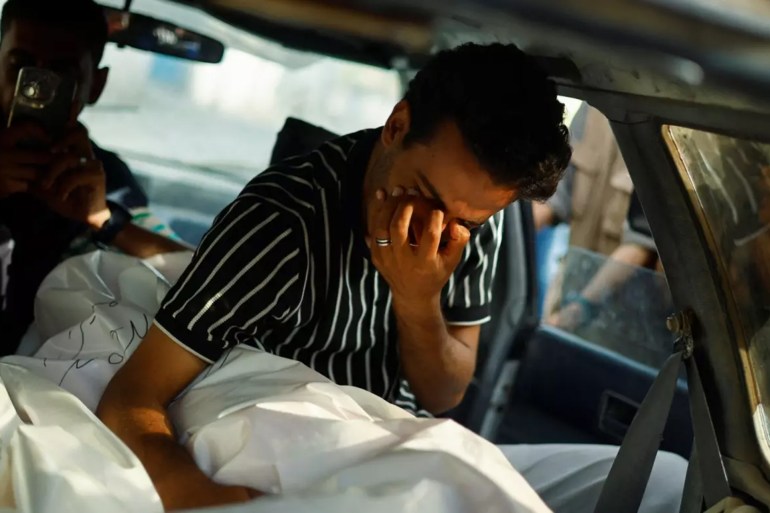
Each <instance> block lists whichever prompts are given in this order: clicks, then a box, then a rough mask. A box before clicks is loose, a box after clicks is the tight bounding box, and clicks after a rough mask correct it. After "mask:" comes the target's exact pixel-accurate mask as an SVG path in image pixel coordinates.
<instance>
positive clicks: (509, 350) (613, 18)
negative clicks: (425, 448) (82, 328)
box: [84, 0, 770, 513]
mask: <svg viewBox="0 0 770 513" xmlns="http://www.w3.org/2000/svg"><path fill="white" fill-rule="evenodd" d="M103 3H105V4H107V5H108V17H109V19H110V20H111V25H112V20H115V24H116V26H117V25H120V26H121V27H122V28H121V29H116V30H115V31H113V32H112V33H111V36H110V41H111V43H112V45H111V46H112V47H111V48H110V49H109V50H108V52H107V55H106V61H107V64H108V65H110V66H111V67H112V68H113V72H114V76H113V78H112V81H113V82H119V81H120V77H121V76H122V75H120V73H122V72H121V71H120V69H119V68H120V67H121V66H123V67H128V68H130V69H131V70H132V71H130V73H134V74H135V75H137V76H138V77H139V78H134V79H132V80H133V81H129V82H127V84H128V85H125V86H117V85H116V86H112V85H111V86H109V87H115V89H114V90H110V89H109V88H108V91H107V93H106V94H105V99H104V102H103V104H104V105H100V106H98V107H95V108H94V109H92V111H89V112H87V113H86V114H85V116H84V119H85V123H86V124H87V125H89V127H90V128H91V130H92V133H93V135H94V138H95V139H96V140H97V141H99V142H100V144H102V145H104V146H105V147H106V148H108V149H110V150H112V151H116V152H118V153H119V154H120V155H121V156H123V157H124V158H126V160H127V162H128V163H129V165H130V166H131V168H132V170H133V172H134V173H135V174H136V175H137V176H138V178H139V179H140V182H141V183H142V185H143V187H144V189H145V190H146V192H147V194H148V196H149V198H150V209H151V210H152V211H153V213H154V214H155V215H156V216H157V217H158V218H160V219H161V220H162V221H164V222H165V223H166V224H167V225H168V226H169V227H170V228H171V230H173V231H174V232H175V233H176V234H177V235H178V236H179V237H180V238H181V239H183V240H185V241H187V242H189V243H191V244H196V243H198V242H199V241H200V239H201V237H202V236H203V235H204V233H205V231H206V230H207V229H208V226H209V225H210V224H211V222H212V220H213V218H214V216H216V214H217V213H219V211H220V210H221V209H222V208H224V207H225V206H226V205H227V204H228V203H229V202H230V201H231V200H232V199H233V198H234V197H235V195H237V194H238V192H239V191H240V188H241V187H243V185H244V184H245V183H246V182H247V181H248V179H249V178H250V177H251V176H253V175H255V174H256V173H258V172H260V171H261V170H262V169H264V168H266V167H267V166H268V165H269V164H270V163H275V162H278V161H280V160H282V159H283V158H286V157H289V156H292V155H296V154H299V153H302V152H304V151H309V150H312V149H313V148H315V147H316V146H318V145H319V144H320V143H322V142H324V141H326V140H328V139H329V138H331V137H332V136H333V134H335V133H344V131H345V130H349V129H351V128H352V127H356V128H365V127H369V126H370V125H368V124H371V123H376V122H377V121H376V120H377V119H384V116H386V115H387V110H386V109H387V108H388V107H387V106H388V105H389V104H392V103H393V100H397V99H398V97H399V94H400V93H401V91H403V88H404V86H405V84H406V83H407V81H408V80H409V78H410V76H411V75H412V73H413V72H414V70H415V69H417V68H419V66H420V64H421V63H422V62H424V60H425V59H426V57H427V56H428V55H430V54H431V52H433V51H435V50H436V49H440V48H446V47H452V46H455V45H458V44H460V43H462V42H466V41H477V42H491V41H502V42H511V43H515V44H517V45H518V46H519V47H520V48H522V49H524V50H525V51H526V52H527V53H529V54H530V55H533V56H535V57H536V58H537V59H538V60H539V62H540V63H541V64H542V66H543V67H544V68H545V69H546V70H547V71H548V73H549V75H550V77H551V78H552V79H553V80H554V81H555V82H556V83H557V85H558V89H559V94H560V95H561V96H562V97H563V98H564V99H565V101H567V102H569V103H568V106H570V108H569V109H568V110H570V111H572V113H573V114H574V110H575V108H574V107H573V106H576V105H578V104H579V103H580V102H587V103H589V104H590V105H591V106H593V107H595V108H597V109H598V110H600V111H601V112H602V114H603V115H605V116H606V117H607V119H608V120H609V121H610V123H611V126H612V129H613V131H614V134H615V136H616V138H617V141H618V145H619V147H620V149H621V151H622V155H623V157H624V159H625V161H626V163H627V166H628V169H629V172H630V174H631V177H632V179H633V182H634V189H635V191H636V195H637V197H638V200H639V202H640V203H641V207H642V209H643V210H644V214H645V216H646V218H647V222H648V223H649V229H650V230H651V232H652V235H653V237H654V240H655V244H656V246H657V248H658V252H659V255H660V258H661V260H662V263H663V267H664V268H665V277H662V275H657V276H658V278H656V279H659V280H661V282H662V283H664V288H665V289H666V291H665V292H666V294H670V302H671V304H670V311H667V312H666V315H661V312H658V310H655V311H652V310H650V312H652V313H650V312H648V311H647V310H645V308H644V304H645V301H649V302H651V303H652V302H656V301H659V298H656V297H655V295H654V293H652V292H650V294H648V295H647V296H644V295H643V296H641V297H639V296H634V297H631V298H629V299H628V302H627V309H626V310H624V311H623V313H621V314H618V316H617V317H615V318H614V319H615V321H613V322H617V326H610V328H612V330H609V331H607V332H606V333H605V334H604V335H602V336H606V337H609V338H612V343H613V344H612V347H608V346H607V344H604V343H600V342H597V340H593V339H590V338H589V337H588V336H585V335H583V336H581V334H580V333H573V332H569V331H565V330H563V329H559V328H557V327H554V326H548V325H546V324H544V323H543V322H542V319H541V318H540V315H539V306H538V287H539V286H540V285H539V284H538V277H537V276H538V274H537V273H538V269H537V265H538V264H537V262H538V258H537V255H536V244H535V240H536V236H537V234H536V232H535V228H534V221H533V213H532V206H531V205H530V204H528V203H526V202H516V203H514V204H512V205H510V206H509V207H507V209H506V211H505V219H506V222H505V225H504V230H505V231H504V239H503V240H504V242H503V245H502V247H501V253H500V256H499V261H500V265H499V267H498V273H497V277H496V282H495V284H494V291H493V298H494V299H493V301H494V302H493V317H492V319H493V320H492V321H491V322H489V323H487V324H485V325H484V327H483V329H482V334H481V343H480V348H479V355H478V363H477V369H476V373H475V377H474V380H473V382H472V384H471V387H470V388H469V390H468V392H467V393H466V396H465V399H464V400H463V402H462V404H461V405H460V406H458V407H457V408H456V409H454V410H452V411H451V412H449V413H448V414H447V416H448V417H451V418H453V419H454V420H456V421H457V422H458V423H460V424H462V425H464V426H466V427H467V428H469V429H470V430H472V431H474V432H476V433H479V434H480V435H482V436H483V437H484V438H487V439H489V440H491V441H493V442H495V443H499V444H511V443H561V442H564V443H603V444H616V445H619V444H621V443H622V442H623V439H624V436H625V435H626V433H627V432H628V430H629V427H630V426H631V424H632V421H633V420H634V419H635V417H637V413H638V412H639V411H640V410H639V409H640V405H641V404H642V403H643V401H644V398H645V396H646V395H647V393H648V391H649V390H650V388H651V387H652V385H653V383H654V382H655V380H656V377H657V375H658V371H659V370H660V368H661V367H662V366H663V363H664V361H665V360H666V358H667V356H668V355H669V354H670V353H672V352H673V351H674V343H675V342H676V340H677V337H678V335H677V333H676V331H677V330H675V329H674V330H673V332H668V331H667V330H666V328H665V326H666V317H667V315H673V314H676V313H677V312H682V311H685V310H687V311H691V312H692V315H693V318H694V319H695V320H694V328H693V331H692V338H693V340H694V348H695V349H694V359H695V362H696V363H697V366H698V368H699V370H700V378H701V379H702V381H703V388H704V391H705V396H706V398H707V401H708V406H709V409H710V412H711V421H712V423H713V426H714V431H715V433H716V437H717V440H718V447H719V452H720V454H721V458H722V462H723V464H724V468H725V472H726V476H727V478H728V481H729V484H730V486H731V488H732V490H733V493H735V494H737V495H738V496H741V497H742V498H744V500H746V501H747V502H748V503H751V504H754V505H756V506H762V505H764V507H768V506H770V457H768V455H769V454H770V435H768V431H767V429H766V427H763V426H765V424H764V423H765V422H767V421H765V420H763V419H764V417H762V415H761V414H760V413H758V412H759V411H761V410H762V409H763V405H764V404H765V403H764V399H765V398H766V397H767V396H768V394H770V390H768V389H767V388H765V387H764V385H763V384H764V383H765V381H764V379H765V378H764V373H765V372H766V371H765V370H764V366H763V364H762V360H761V358H762V356H761V355H757V354H755V351H754V350H753V349H749V348H750V347H751V344H750V341H751V338H752V336H753V333H752V332H751V329H750V328H747V327H746V326H747V324H746V322H743V321H742V320H741V319H743V318H742V317H741V313H740V307H739V306H738V305H739V303H738V302H737V301H738V299H736V298H735V297H734V296H733V293H732V292H731V290H732V287H733V285H732V284H731V282H730V278H729V277H728V273H726V271H725V267H724V263H723V261H722V260H721V258H722V257H721V256H720V255H721V254H723V251H722V250H721V249H720V248H721V246H719V242H718V235H715V234H716V233H717V232H718V231H719V230H718V228H717V227H716V224H715V223H716V222H717V220H718V219H719V215H718V214H715V213H714V212H715V211H714V210H709V208H710V207H709V205H710V204H709V201H710V200H708V199H707V198H706V199H704V196H703V188H702V184H699V182H698V181H697V180H698V178H697V176H698V175H697V171H694V170H693V169H694V164H692V165H690V164H688V161H687V158H686V154H687V150H686V148H684V146H683V144H684V143H683V142H682V141H685V136H684V135H677V134H678V132H677V131H676V129H677V128H679V127H685V128H688V129H692V130H694V131H695V132H697V133H700V132H704V133H705V132H708V133H715V134H720V135H721V136H724V137H730V138H733V139H734V140H738V141H755V142H757V143H761V144H768V143H770V95H768V91H770V67H768V66H767V63H768V62H769V61H768V59H770V5H768V4H766V3H765V2H762V1H760V0H746V1H743V2H740V3H735V4H732V3H731V4H727V3H719V2H711V1H707V0H685V1H673V0H671V1H669V0H659V1H653V0H615V1H614V2H606V1H598V2H580V1H576V0H564V1H554V2H538V1H532V0H516V1H499V0H458V1H455V2H439V1H433V0H426V1H423V2H419V3H416V2H405V1H403V0H381V1H377V2H372V1H358V0H340V1H335V2H324V1H317V0H195V1H193V0H175V1H170V0H144V1H142V0H135V1H134V2H132V1H131V0H128V1H126V2H122V1H112V2H109V1H104V2H103ZM147 34H152V35H153V38H147V37H145V36H146V35H147ZM145 54H146V55H145ZM257 64H258V65H259V68H254V69H257V70H258V71H257V72H254V71H248V70H249V66H252V65H254V66H256V65H257ZM132 66H133V67H132ZM136 70H142V71H141V73H137V71H136ZM225 70H226V71H225ZM126 73H128V72H126ZM241 73H242V75H241ZM216 74H219V75H220V76H219V77H218V78H212V77H213V75H216ZM330 77H331V78H330ZM340 77H342V78H340ZM137 80H140V81H141V80H143V81H146V83H147V84H150V85H151V86H152V87H155V85H157V87H158V91H159V92H158V93H157V94H156V93H154V92H153V91H154V90H152V88H151V87H150V86H148V89H147V91H144V92H141V91H140V92H134V93H129V92H128V89H135V84H137ZM342 80H345V82H344V84H343V82H342ZM311 82H317V84H311ZM263 85H264V88H265V90H266V91H267V92H264V93H263V91H262V90H261V89H260V87H262V86H263ZM335 86H339V98H338V97H337V96H335V95H336V94H337V93H332V92H329V91H331V90H332V89H333V88H334V87H335ZM164 88H165V89H164ZM175 88H176V89H175ZM311 88H312V90H311ZM303 93H307V95H308V96H309V98H310V100H303V102H304V101H307V103H312V102H316V103H320V104H321V105H320V106H318V107H313V108H311V107H307V106H306V105H305V104H304V103H303V102H300V101H299V100H297V101H296V102H295V101H294V100H291V98H295V97H296V96H297V95H300V96H301V95H302V94H303ZM129 94H134V95H136V96H135V97H133V98H132V97H129V96H128V95H129ZM262 94H265V95H271V96H270V99H268V100H265V102H269V101H274V104H275V105H278V106H279V107H275V105H273V106H265V105H262V104H257V103H254V104H253V105H250V106H248V108H247V107H241V108H242V109H244V112H245V111H248V112H249V114H248V115H246V114H243V113H240V114H238V113H237V111H238V109H239V106H238V105H239V104H238V102H239V101H240V100H242V99H243V98H246V97H249V96H259V95H262ZM153 95H154V96H153ZM324 95H326V96H324ZM345 95H348V96H347V97H346V96H345ZM172 96H176V97H178V98H177V99H175V100H174V101H177V100H178V101H182V100H179V98H181V97H184V98H182V99H183V100H184V101H188V102H191V104H195V105H196V107H195V108H194V109H193V108H191V109H189V112H190V114H189V117H185V116H188V114H185V115H182V114H180V117H179V119H178V120H176V121H174V120H172V121H163V122H159V121H158V119H160V118H159V117H158V116H159V115H160V113H161V112H163V114H164V116H167V115H168V113H169V112H171V113H172V114H173V112H176V111H173V110H168V111H164V110H163V109H165V107H163V106H162V105H161V103H162V102H164V101H166V100H165V99H167V98H171V97H172ZM287 98H288V99H287ZM346 98H347V99H346ZM271 99H272V100H271ZM168 101H169V103H168V104H167V105H171V103H170V102H171V100H168ZM256 101H257V100H255V102H256ZM184 105H186V104H184ZM184 105H183V104H182V103H179V104H178V105H177V104H174V106H173V108H174V109H177V110H178V112H181V111H182V110H183V109H184V108H186V107H185V106H184ZM199 107H200V111H198V110H195V109H198V108H199ZM314 108H315V109H316V110H313V109H314ZM169 109H171V107H169ZM206 109H209V110H206ZM212 112H213V114H212ZM233 113H236V114H233ZM218 116H221V119H223V120H224V119H227V121H226V122H225V121H223V122H222V123H221V125H220V124H217V123H219V119H220V117H218ZM227 116H229V117H227ZM238 116H246V117H238ZM248 116H251V118H248ZM343 118H344V119H343ZM206 119H209V120H210V121H209V124H208V125H206V124H204V123H206V121H205V120H206ZM249 119H250V120H251V121H249ZM268 119H269V120H268ZM266 120H268V121H266ZM249 123H251V125H249ZM118 124H120V125H122V126H123V128H120V129H117V128H115V127H116V125H118ZM150 124H155V126H153V127H152V128H147V127H149V125H150ZM143 130H146V131H149V132H150V134H149V135H148V134H147V133H144V134H143ZM215 132H216V133H215ZM207 134H208V135H207ZM207 136H208V137H211V138H212V140H216V141H219V140H220V139H221V140H222V141H223V142H222V143H221V145H220V146H219V148H218V151H219V153H218V154H217V155H215V154H213V153H212V154H204V152H203V150H201V149H200V148H196V146H200V145H201V141H203V140H205V138H206V137H207ZM687 140H688V141H689V139H687ZM696 143H697V141H696ZM217 144H218V143H217ZM693 144H695V143H693ZM235 146H238V150H237V152H238V153H236V150H233V149H232V148H233V147H235ZM683 148H684V149H683ZM196 152H199V154H197V153H196ZM691 153H695V150H692V151H691ZM683 155H685V156H684V157H683ZM227 159H229V160H227ZM706 167H708V166H705V167H703V169H705V168H706ZM704 173H706V171H704ZM663 280H665V281H663ZM643 310H644V311H643ZM648 314H649V315H648ZM629 319H631V320H629ZM634 319H636V320H634ZM632 321H633V322H632ZM634 322H637V325H636V326H637V327H636V328H635V327H634ZM763 322H764V321H762V323H763ZM639 323H641V324H644V323H656V326H657V328H656V329H655V330H652V331H650V333H653V334H654V335H652V336H651V337H652V338H654V340H650V337H647V338H646V339H645V342H644V344H647V345H646V346H645V347H652V349H650V351H652V353H654V355H655V357H654V358H652V359H648V360H645V359H644V358H638V357H636V356H634V350H635V348H636V349H638V348H639V347H640V345H642V344H641V342H638V341H637V340H636V339H635V338H634V337H633V336H630V335H629V334H628V330H640V329H642V328H639V325H640V324H639ZM610 324H611V323H610ZM760 324H761V323H760ZM613 330H614V331H613ZM597 338H599V337H598V335H597ZM624 347H626V348H628V350H625V349H624ZM757 351H758V350H757ZM689 395H690V394H689V393H688V382H687V376H686V375H685V373H684V372H680V373H679V379H678V380H677V381H676V387H675V393H674V396H673V401H672V407H671V413H670V415H669V417H668V419H667V421H666V424H665V430H664V431H663V434H662V439H661V440H660V448H661V449H663V450H667V451H671V452H674V453H677V454H679V455H681V456H682V457H684V458H686V459H689V458H690V457H691V455H692V454H693V447H694V434H693V422H692V420H691V406H690V397H689ZM757 419H759V420H757ZM695 481H697V476H696V477H694V478H693V480H692V481H688V485H687V486H688V488H687V489H686V490H685V497H690V499H689V500H687V501H685V503H684V504H683V507H682V512H684V513H690V512H695V511H705V509H704V506H707V507H711V506H713V504H708V500H706V501H705V502H704V500H703V491H702V486H701V488H699V487H698V486H697V483H696V484H693V483H695ZM687 508H689V509H687Z"/></svg>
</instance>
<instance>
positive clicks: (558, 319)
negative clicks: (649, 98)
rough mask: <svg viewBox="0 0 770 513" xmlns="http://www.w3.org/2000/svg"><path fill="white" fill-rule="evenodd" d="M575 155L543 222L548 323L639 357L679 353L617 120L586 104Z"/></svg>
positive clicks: (576, 124)
mask: <svg viewBox="0 0 770 513" xmlns="http://www.w3.org/2000/svg"><path fill="white" fill-rule="evenodd" d="M570 132H571V142H572V146H573V158H572V161H571V163H570V167H569V169H568V170H567V174H566V176H565V178H564V180H563V181H562V183H561V184H560V185H559V190H558V191H557V193H556V194H555V195H554V197H552V198H551V199H550V200H549V201H548V202H546V203H545V204H535V205H533V209H534V210H535V218H536V224H539V223H540V222H541V221H538V219H539V218H540V216H539V215H538V212H539V211H541V212H542V211H543V209H546V211H547V212H548V213H549V214H550V217H548V218H547V219H548V221H545V222H544V225H539V228H540V229H539V231H538V234H537V238H536V239H537V242H536V253H537V256H538V272H539V277H538V278H539V283H540V289H541V297H540V306H541V316H542V320H543V323H544V324H546V325H550V326H553V327H555V328H557V329H560V330H562V331H566V332H568V333H570V334H572V335H575V336H577V337H579V338H580V339H582V340H583V341H584V342H586V343H589V344H593V345H595V346H599V347H601V348H603V349H605V350H609V351H612V352H614V353H617V354H618V355H621V356H623V357H625V358H628V359H631V360H633V361H635V362H638V363H641V364H644V365H647V366H650V367H659V366H660V365H662V363H663V362H664V361H665V360H666V358H667V357H668V356H669V355H670V354H671V343H672V336H671V334H670V333H669V332H668V330H667V329H666V318H667V317H668V315H670V314H671V313H672V312H673V305H672V301H671V296H670V292H669V289H668V285H667V282H666V279H665V276H664V274H663V268H662V265H661V263H660V260H659V258H658V255H657V251H656V248H655V243H654V240H653V238H652V234H651V233H650V231H649V226H648V225H647V222H646V219H645V218H644V212H643V210H642V209H641V205H640V204H639V202H638V199H637V198H636V195H635V194H634V189H633V183H632V181H631V177H630V175H629V173H628V170H627V168H626V166H625V162H624V161H623V158H622V154H621V153H620V148H619V147H618V145H617V143H616V141H615V139H614V135H613V132H612V129H611V126H610V124H609V122H608V121H607V119H606V118H605V117H604V116H603V115H602V114H601V112H599V111H598V110H596V109H593V108H592V107H590V106H588V105H585V104H584V105H582V106H581V107H580V109H579V110H578V111H577V112H576V113H575V114H574V120H573V122H572V125H571V126H570Z"/></svg>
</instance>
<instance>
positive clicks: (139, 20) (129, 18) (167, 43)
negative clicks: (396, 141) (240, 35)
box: [104, 7, 225, 63]
mask: <svg viewBox="0 0 770 513" xmlns="http://www.w3.org/2000/svg"><path fill="white" fill-rule="evenodd" d="M104 12H105V15H106V17H107V26H108V27H109V36H108V39H109V41H111V42H113V43H116V44H117V45H118V46H130V47H131V48H137V49H139V50H146V51H148V52H154V53H159V54H162V55H170V56H172V57H179V58H180V59H187V60H191V61H198V62H209V63H218V62H221V61H222V57H223V56H224V53H225V45H223V44H222V43H220V42H219V41H217V40H216V39H213V38H210V37H208V36H204V35H202V34H198V33H197V32H193V31H191V30H187V29H185V28H182V27H179V26H177V25H174V24H173V23H169V22H166V21H163V20H158V19H155V18H151V17H149V16H145V15H143V14H136V13H133V12H126V11H121V10H118V9H113V8H110V7H105V8H104Z"/></svg>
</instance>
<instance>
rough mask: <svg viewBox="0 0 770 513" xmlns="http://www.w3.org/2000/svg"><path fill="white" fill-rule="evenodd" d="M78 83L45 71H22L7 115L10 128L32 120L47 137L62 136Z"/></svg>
mask: <svg viewBox="0 0 770 513" xmlns="http://www.w3.org/2000/svg"><path fill="white" fill-rule="evenodd" d="M75 90H76V83H75V80H74V79H73V78H71V77H66V76H63V75H59V74H58V73H56V72H54V71H50V70H47V69H42V68H32V67H27V68H22V69H21V71H19V78H18V80H17V81H16V92H15V93H14V96H13V102H12V103H11V112H10V114H9V115H8V126H9V127H10V126H12V125H13V124H15V123H19V122H22V121H33V122H36V123H38V124H39V125H41V126H42V127H43V129H44V130H45V131H46V132H47V133H48V135H49V136H50V137H51V138H53V139H57V138H59V137H60V136H62V135H63V133H64V130H65V129H66V127H67V123H68V121H69V118H70V114H71V111H72V104H73V102H74V100H75Z"/></svg>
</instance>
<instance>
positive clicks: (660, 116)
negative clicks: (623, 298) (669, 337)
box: [560, 87, 770, 504]
mask: <svg viewBox="0 0 770 513" xmlns="http://www.w3.org/2000/svg"><path fill="white" fill-rule="evenodd" d="M560 93H561V94H565V95H568V96H572V97H578V98H581V99H583V100H586V101H588V102H589V103H590V104H591V105H593V106H594V107H596V108H597V109H599V110H600V111H602V112H603V113H604V114H605V115H606V116H607V117H608V118H609V119H610V121H611V124H612V127H613V131H614V133H615V136H616V139H617V142H618V145H619V147H620V149H621V151H622V153H623V156H624V159H625V160H626V164H627V167H628V169H629V172H630V174H631V177H632V179H633V182H634V184H635V187H636V190H637V194H638V195H639V199H640V202H641V204H642V206H643V208H644V211H645V214H646V216H647V219H648V222H649V224H650V228H651V230H652V232H653V233H654V234H655V242H656V245H657V247H658V251H659V254H660V257H661V260H662V262H663V265H664V267H665V269H666V275H667V279H668V283H669V287H670V289H671V294H672V297H673V301H674V305H675V307H676V308H677V310H684V309H691V310H692V311H693V313H694V315H695V319H696V320H697V323H696V330H695V333H694V338H695V344H696V345H695V360H696V363H697V365H698V368H699V371H700V374H701V378H702V380H703V386H704V389H705V391H706V395H707V399H708V403H709V407H710V409H711V413H712V420H713V422H714V425H715V429H716V434H717V438H718V441H719V446H720V451H721V453H722V456H723V458H724V460H725V464H726V467H727V471H728V476H729V478H730V483H731V485H732V486H734V487H736V488H738V489H740V490H741V491H744V492H746V493H749V494H750V495H752V496H754V497H755V498H756V499H758V500H761V501H762V502H765V503H766V504H770V502H768V499H770V482H768V476H770V465H768V462H767V461H766V460H764V458H762V457H761V451H760V446H759V440H758V434H757V433H756V431H755V430H754V426H753V421H752V412H753V411H754V410H755V408H756V407H757V405H758V403H757V395H756V393H755V391H754V389H753V387H755V386H756V384H755V383H754V381H753V378H752V377H751V376H750V372H751V371H750V366H749V365H748V361H747V360H746V351H745V348H746V346H745V343H746V341H745V340H743V339H742V336H741V334H740V333H738V332H737V330H736V328H735V327H736V326H738V324H737V323H736V322H735V318H734V317H733V315H734V312H732V311H731V305H730V302H729V301H728V294H727V292H726V291H725V289H724V287H725V286H726V284H725V283H724V282H723V280H722V276H721V273H720V270H719V267H718V264H717V261H716V258H715V254H714V249H713V248H712V247H711V245H710V242H709V240H708V238H707V236H706V234H705V231H704V228H703V226H702V224H701V217H700V216H701V214H700V212H698V211H697V210H696V206H695V205H696V202H695V201H694V198H692V197H691V196H690V195H691V193H690V191H689V190H688V188H687V187H686V186H685V183H684V177H683V176H681V175H680V173H679V171H678V168H677V166H676V164H675V162H674V159H673V157H672V155H671V152H670V150H669V148H668V147H667V145H666V142H665V140H664V138H663V136H662V127H663V126H664V125H666V124H675V125H682V126H689V127H692V128H698V129H703V130H711V131H716V132H721V133H725V134H728V135H735V136H740V137H748V138H754V139H759V140H770V109H768V110H766V111H764V112H762V111H758V112H748V111H741V110H735V109H731V108H725V107H719V106H715V105H704V104H701V103H696V102H691V103H690V102H683V101H675V100H666V99H660V98H650V97H641V96H635V95H629V94H623V93H616V92H608V91H596V90H581V89H580V88H570V87H563V88H562V90H561V91H560ZM714 312H728V315H726V316H722V315H714ZM736 383H737V384H740V385H741V386H735V384H736Z"/></svg>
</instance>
